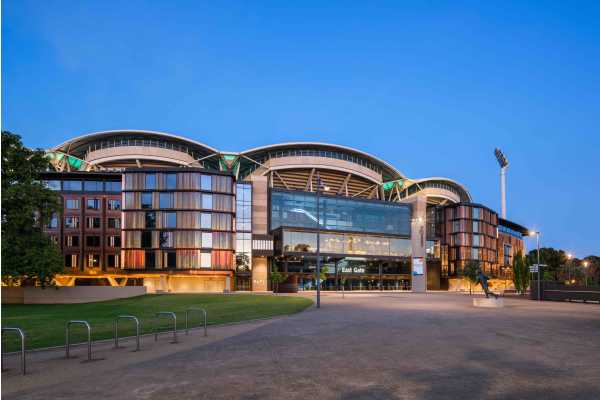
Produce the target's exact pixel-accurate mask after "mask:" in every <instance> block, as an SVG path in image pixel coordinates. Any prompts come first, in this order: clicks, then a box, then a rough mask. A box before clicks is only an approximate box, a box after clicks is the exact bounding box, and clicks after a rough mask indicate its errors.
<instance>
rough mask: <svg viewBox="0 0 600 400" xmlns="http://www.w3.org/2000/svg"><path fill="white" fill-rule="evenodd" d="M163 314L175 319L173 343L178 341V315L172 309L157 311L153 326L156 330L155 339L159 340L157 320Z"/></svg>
mask: <svg viewBox="0 0 600 400" xmlns="http://www.w3.org/2000/svg"><path fill="white" fill-rule="evenodd" d="M161 316H167V317H171V318H172V319H173V341H172V342H171V343H177V315H175V313H174V312H172V311H161V312H157V313H156V315H155V317H154V324H153V327H152V329H153V330H154V341H155V342H156V341H157V340H158V330H157V325H158V324H157V322H158V319H159V318H160V317H161Z"/></svg>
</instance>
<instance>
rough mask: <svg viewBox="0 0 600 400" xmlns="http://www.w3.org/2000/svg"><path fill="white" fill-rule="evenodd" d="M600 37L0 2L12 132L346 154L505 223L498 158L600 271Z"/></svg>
mask: <svg viewBox="0 0 600 400" xmlns="http://www.w3.org/2000/svg"><path fill="white" fill-rule="evenodd" d="M367 3H368V4H367ZM598 20H600V2H597V1H596V2H593V1H592V2H564V1H557V2H550V1H538V2H514V3H509V2H506V1H499V2H480V1H473V2H460V1H448V2H441V1H439V2H438V1H429V2H425V1H422V2H401V1H389V2H383V1H382V2H364V1H361V2H352V1H343V2H333V1H331V2H323V1H298V2H282V1H272V2H259V1H253V2H245V1H244V2H239V1H227V2H218V1H215V2H200V1H183V0H178V1H127V2H120V1H119V2H117V1H114V2H112V1H75V0H72V1H22V0H18V1H16V0H4V1H3V2H2V129H8V130H11V131H13V132H16V133H19V134H21V135H22V136H23V138H24V142H25V143H26V144H27V145H29V146H34V147H49V146H52V145H55V144H58V143H60V142H62V141H64V140H66V139H68V138H70V137H73V136H76V135H80V134H83V133H88V132H93V131H97V130H107V129H122V128H128V129H149V130H158V131H165V132H171V133H176V134H181V135H184V136H188V137H191V138H193V139H196V140H198V141H201V142H204V143H206V144H209V145H211V146H214V147H217V148H219V149H223V150H232V151H237V150H242V149H245V148H249V147H254V146H259V145H263V144H268V143H273V142H281V141H291V140H317V141H323V142H331V143H337V144H344V145H348V146H352V147H356V148H359V149H363V150H365V151H368V152H370V153H373V154H375V155H377V156H379V157H380V158H383V159H385V160H387V161H389V162H390V163H392V164H394V165H395V166H396V167H397V168H398V169H399V170H401V171H402V172H404V173H405V174H407V175H408V176H410V177H414V178H419V177H426V176H446V177H449V178H452V179H456V180H458V181H460V182H461V183H463V184H464V185H466V186H467V187H468V188H469V189H470V191H471V193H472V195H473V197H474V199H475V201H477V202H481V203H483V204H486V205H488V206H490V207H492V208H494V209H497V210H498V209H499V208H500V196H499V184H498V167H497V164H496V160H495V159H494V156H493V149H494V147H496V146H499V147H501V148H502V149H503V150H504V152H505V153H506V154H507V156H508V158H509V160H510V167H509V171H508V217H509V218H510V219H513V220H514V221H516V222H518V223H521V224H524V225H526V226H529V227H533V228H537V229H540V230H541V231H542V245H546V246H554V247H559V248H563V249H566V250H569V251H573V252H574V253H575V255H576V256H578V257H583V256H586V255H588V254H590V253H595V254H597V255H600V235H599V234H598V228H599V226H600V211H599V204H598V199H599V198H600V166H599V164H598V163H599V162H600V159H599V156H598V154H599V153H600V24H599V23H598ZM533 245H534V243H533V241H528V246H529V248H532V247H533Z"/></svg>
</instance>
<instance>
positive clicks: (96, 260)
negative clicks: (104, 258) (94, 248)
mask: <svg viewBox="0 0 600 400" xmlns="http://www.w3.org/2000/svg"><path fill="white" fill-rule="evenodd" d="M87 266H88V268H98V267H99V266H100V256H99V255H98V254H88V256H87Z"/></svg>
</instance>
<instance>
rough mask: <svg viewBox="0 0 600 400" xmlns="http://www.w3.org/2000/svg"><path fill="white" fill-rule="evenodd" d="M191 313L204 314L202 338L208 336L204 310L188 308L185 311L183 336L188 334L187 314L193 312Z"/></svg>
mask: <svg viewBox="0 0 600 400" xmlns="http://www.w3.org/2000/svg"><path fill="white" fill-rule="evenodd" d="M193 311H200V312H202V313H203V314H204V336H208V332H207V330H206V310H205V309H204V308H195V307H190V308H188V309H187V310H185V334H186V335H188V334H189V326H188V322H189V314H190V312H193Z"/></svg>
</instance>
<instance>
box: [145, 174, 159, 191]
mask: <svg viewBox="0 0 600 400" xmlns="http://www.w3.org/2000/svg"><path fill="white" fill-rule="evenodd" d="M144 183H145V185H144V189H156V175H155V174H146V178H145V182H144Z"/></svg>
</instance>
